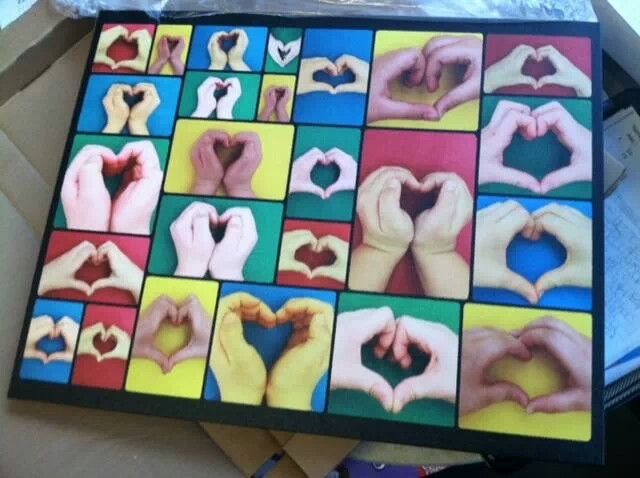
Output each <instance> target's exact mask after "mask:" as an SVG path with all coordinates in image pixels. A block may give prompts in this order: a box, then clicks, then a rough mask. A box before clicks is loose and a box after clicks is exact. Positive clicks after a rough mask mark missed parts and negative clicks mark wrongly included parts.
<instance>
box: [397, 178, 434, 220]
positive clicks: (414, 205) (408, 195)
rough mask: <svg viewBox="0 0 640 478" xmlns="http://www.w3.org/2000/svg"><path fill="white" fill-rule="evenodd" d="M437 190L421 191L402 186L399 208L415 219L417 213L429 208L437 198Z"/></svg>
mask: <svg viewBox="0 0 640 478" xmlns="http://www.w3.org/2000/svg"><path fill="white" fill-rule="evenodd" d="M439 191H440V190H439V189H438V190H433V191H428V192H423V191H419V190H415V189H412V188H410V187H408V186H406V187H403V188H402V192H401V193H400V208H401V209H403V210H404V211H405V212H406V213H407V214H408V215H409V216H410V217H411V219H412V220H415V218H416V217H418V215H419V214H420V213H421V212H423V211H426V210H427V209H431V208H432V207H433V206H434V205H435V203H436V201H437V200H438V193H439Z"/></svg>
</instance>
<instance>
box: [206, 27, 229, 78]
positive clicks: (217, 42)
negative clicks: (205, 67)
mask: <svg viewBox="0 0 640 478" xmlns="http://www.w3.org/2000/svg"><path fill="white" fill-rule="evenodd" d="M225 35H226V33H225V32H216V33H214V34H213V35H211V38H210V39H209V44H208V45H207V49H208V50H209V56H210V57H211V63H210V65H209V69H210V70H224V67H225V66H227V61H228V58H227V54H226V53H225V51H224V50H223V49H222V45H221V38H222V37H223V36H225Z"/></svg>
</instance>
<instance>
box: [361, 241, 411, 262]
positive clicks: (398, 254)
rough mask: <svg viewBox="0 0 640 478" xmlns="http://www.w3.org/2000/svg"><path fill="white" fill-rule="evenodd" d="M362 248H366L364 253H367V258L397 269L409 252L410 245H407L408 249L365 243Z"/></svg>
mask: <svg viewBox="0 0 640 478" xmlns="http://www.w3.org/2000/svg"><path fill="white" fill-rule="evenodd" d="M360 247H362V248H364V251H366V252H367V256H371V257H375V259H376V261H378V262H380V263H381V264H383V265H390V266H393V267H395V265H396V264H397V263H398V262H400V259H402V256H404V255H405V253H406V252H407V249H408V248H409V245H408V244H407V246H406V247H390V246H384V247H381V246H379V245H373V244H371V243H368V242H366V241H365V242H363V243H362V244H361V245H360Z"/></svg>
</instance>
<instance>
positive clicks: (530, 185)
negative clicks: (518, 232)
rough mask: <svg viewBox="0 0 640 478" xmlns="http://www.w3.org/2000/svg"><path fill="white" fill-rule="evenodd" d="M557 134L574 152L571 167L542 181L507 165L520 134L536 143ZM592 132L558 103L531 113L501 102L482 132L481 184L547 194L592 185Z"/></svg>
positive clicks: (561, 141) (479, 175) (522, 108)
mask: <svg viewBox="0 0 640 478" xmlns="http://www.w3.org/2000/svg"><path fill="white" fill-rule="evenodd" d="M548 132H552V133H554V134H555V135H556V136H557V137H558V140H559V141H560V143H562V145H563V146H564V147H566V148H567V149H568V150H569V151H570V152H571V157H570V160H569V165H568V166H564V167H562V168H560V169H557V170H555V171H552V172H550V173H549V174H547V175H546V176H545V177H544V178H542V180H540V181H538V180H537V179H536V178H534V177H533V176H531V175H530V174H528V173H525V172H523V171H520V170H518V169H515V168H510V167H508V166H505V165H504V154H505V150H506V149H507V148H508V147H509V145H510V144H511V141H512V140H513V136H514V135H515V134H516V133H520V134H521V135H522V137H523V138H525V139H526V140H528V141H532V140H534V139H536V138H540V137H542V136H544V135H546V134H547V133H548ZM591 163H592V154H591V131H589V130H588V129H587V128H585V127H584V126H582V125H581V124H580V123H578V122H577V121H576V120H575V119H574V118H573V116H571V114H570V113H569V112H568V111H567V110H566V109H565V108H564V107H563V106H562V105H561V104H560V103H558V102H557V101H552V102H550V103H547V104H545V105H542V106H539V107H538V108H536V109H534V110H531V108H529V107H528V106H527V105H523V104H520V103H516V102H513V101H507V100H501V101H499V102H498V104H497V106H496V109H495V111H494V113H493V116H492V117H491V121H490V122H489V124H487V126H485V127H484V128H483V129H482V133H481V136H480V166H479V172H478V184H480V185H482V184H487V183H504V184H511V185H514V186H518V187H521V188H526V189H529V190H531V191H533V192H535V193H538V194H546V193H548V192H549V191H551V190H553V189H556V188H558V187H560V186H564V185H565V184H570V183H573V182H576V181H591V177H592V164H591Z"/></svg>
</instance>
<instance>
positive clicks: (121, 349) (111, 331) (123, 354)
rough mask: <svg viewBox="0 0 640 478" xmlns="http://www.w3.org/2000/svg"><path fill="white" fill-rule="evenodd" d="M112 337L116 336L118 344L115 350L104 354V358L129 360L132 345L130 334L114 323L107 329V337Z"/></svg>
mask: <svg viewBox="0 0 640 478" xmlns="http://www.w3.org/2000/svg"><path fill="white" fill-rule="evenodd" d="M110 337H114V338H115V339H116V346H115V348H114V349H113V350H110V351H109V352H107V353H106V354H104V355H102V356H101V357H102V360H108V359H117V360H128V359H129V348H130V347H131V337H130V336H129V334H128V333H127V332H125V331H124V330H122V329H121V328H120V327H118V326H117V325H112V326H110V327H109V328H108V329H107V330H106V331H105V338H106V339H109V338H110Z"/></svg>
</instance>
